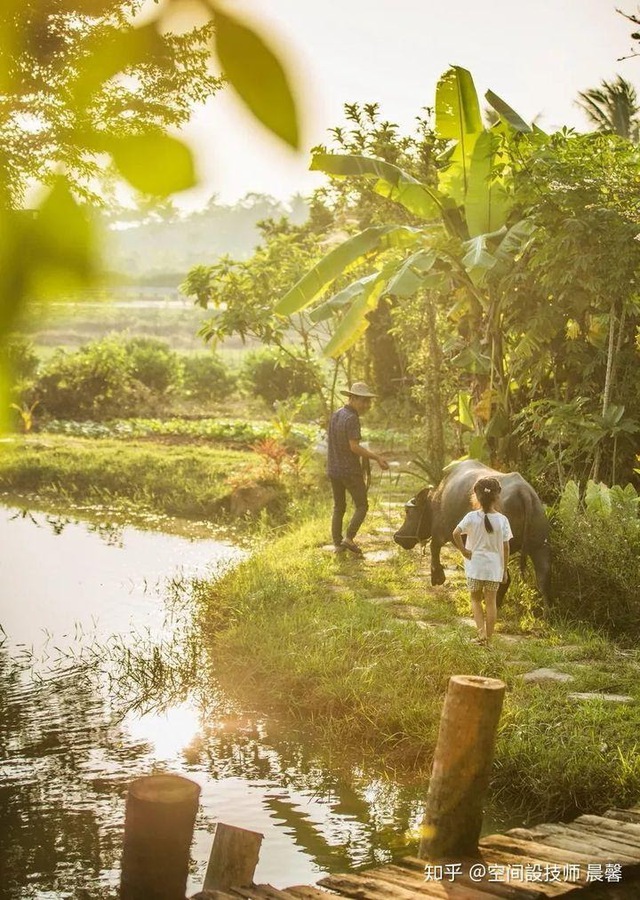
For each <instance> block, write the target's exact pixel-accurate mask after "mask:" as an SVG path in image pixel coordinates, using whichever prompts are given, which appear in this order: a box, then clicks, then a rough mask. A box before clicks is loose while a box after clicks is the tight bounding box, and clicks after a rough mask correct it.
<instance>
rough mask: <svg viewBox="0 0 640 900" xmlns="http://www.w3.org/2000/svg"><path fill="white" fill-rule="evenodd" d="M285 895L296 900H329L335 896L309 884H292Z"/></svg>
mask: <svg viewBox="0 0 640 900" xmlns="http://www.w3.org/2000/svg"><path fill="white" fill-rule="evenodd" d="M287 894H291V896H292V897H297V900H331V897H332V896H334V897H335V894H330V893H329V892H328V891H323V890H321V889H320V888H316V887H313V886H312V885H310V884H294V885H293V886H292V887H288V888H287Z"/></svg>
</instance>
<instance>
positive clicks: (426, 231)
mask: <svg viewBox="0 0 640 900" xmlns="http://www.w3.org/2000/svg"><path fill="white" fill-rule="evenodd" d="M486 99H487V100H488V102H489V103H490V105H491V106H492V107H493V108H494V109H495V110H496V112H497V113H498V116H499V120H498V123H497V124H496V125H495V126H493V127H492V128H489V129H488V128H485V127H484V125H483V123H482V118H481V114H480V105H479V102H478V96H477V93H476V89H475V86H474V83H473V79H472V77H471V74H470V73H469V72H468V71H467V70H466V69H463V68H461V67H459V66H454V67H453V68H451V69H449V70H448V71H447V72H445V74H444V75H443V76H442V77H441V78H440V80H439V81H438V84H437V88H436V102H435V111H436V116H435V131H436V135H437V137H439V138H440V139H441V140H443V141H444V142H446V143H447V149H446V151H445V153H444V155H443V157H442V159H441V160H440V163H441V167H440V169H439V172H438V181H437V185H436V186H432V185H427V184H424V183H421V182H420V181H418V180H417V179H415V178H414V177H412V176H411V175H410V174H408V173H407V172H404V171H403V170H402V169H400V168H399V167H397V166H395V165H392V164H390V163H387V162H385V161H383V160H380V159H374V158H371V157H365V156H358V155H352V154H329V153H324V152H323V153H316V154H315V155H314V156H313V158H312V162H311V169H315V170H320V171H323V172H326V173H327V174H329V175H332V176H336V177H361V178H364V179H368V180H369V181H370V182H371V185H372V188H373V190H374V191H375V192H376V193H378V194H380V195H381V196H383V197H386V198H388V199H390V200H393V201H395V202H397V203H399V204H401V205H402V206H403V207H404V208H405V209H407V210H408V211H409V212H410V213H412V214H413V215H414V217H415V218H416V220H418V222H419V224H418V225H415V226H407V225H388V226H377V227H372V228H367V229H365V231H363V232H361V233H359V234H356V235H354V236H353V237H350V238H349V239H348V240H346V241H345V242H344V243H343V244H341V245H340V246H338V247H336V248H335V249H334V250H332V251H331V252H330V253H329V254H328V255H327V256H325V257H324V258H323V259H322V260H321V261H320V262H319V263H318V264H317V265H316V266H314V267H313V268H312V269H311V270H310V271H309V272H307V273H306V275H305V276H304V277H303V278H302V279H300V281H298V283H297V284H295V285H294V286H293V287H292V288H291V290H289V291H288V292H287V293H286V294H285V295H284V297H282V298H281V299H280V300H279V302H278V303H277V304H276V307H275V312H276V314H278V315H282V316H288V315H291V314H293V313H295V312H299V311H300V310H302V309H306V308H307V307H310V306H311V305H312V304H314V303H316V302H317V301H318V300H319V299H320V298H321V297H322V296H323V295H324V294H325V293H326V292H327V291H328V290H329V288H330V287H331V285H332V284H333V283H334V282H335V281H336V279H338V278H339V277H341V276H343V275H344V274H345V273H346V272H349V271H350V270H352V269H354V268H355V267H362V265H363V264H365V263H370V264H371V265H372V270H371V271H370V272H369V273H368V274H367V275H365V276H364V277H360V278H359V279H357V280H356V281H354V282H352V283H351V284H350V285H348V287H346V288H344V289H342V290H340V291H339V292H338V293H336V294H333V295H332V296H330V297H329V299H327V300H325V301H324V302H323V303H322V304H319V305H317V306H316V307H315V309H314V310H313V311H312V312H311V318H312V319H315V320H316V321H318V320H321V319H327V318H330V317H335V318H336V323H337V324H336V327H335V329H334V331H333V334H332V337H331V339H330V341H329V343H328V344H327V345H326V347H325V354H326V355H327V356H336V355H339V354H341V353H343V352H344V351H345V350H347V349H348V348H349V347H350V346H352V345H353V344H354V343H355V342H356V341H357V340H358V339H359V338H360V337H361V336H362V334H363V333H364V332H365V330H366V328H367V327H368V324H369V323H368V319H367V315H368V313H370V312H371V311H372V310H373V309H375V307H376V305H377V303H378V302H379V300H380V298H382V297H386V296H389V297H393V298H396V299H397V300H399V301H401V300H402V299H403V298H407V297H410V296H412V295H414V294H416V293H417V292H426V294H428V295H429V296H430V297H433V296H435V297H438V298H440V299H442V298H448V297H449V296H451V294H452V293H454V294H455V296H456V305H455V308H454V309H453V310H452V312H453V314H454V315H457V316H460V315H461V314H463V313H464V315H466V316H467V317H468V319H470V320H471V322H472V327H471V329H470V331H471V335H472V336H471V338H470V340H469V346H468V347H467V350H468V351H469V353H470V354H471V356H472V357H475V358H477V357H479V356H485V357H486V356H487V353H486V351H485V348H486V347H487V346H488V347H489V353H488V364H487V369H486V373H483V376H484V377H483V378H480V379H479V380H478V383H477V384H476V390H475V392H476V394H477V395H478V398H479V396H480V395H481V394H482V393H483V392H484V393H486V391H487V390H489V392H490V396H496V397H498V398H500V397H501V400H500V399H499V400H498V404H497V405H498V407H499V409H498V412H499V413H500V416H501V418H502V419H504V417H505V415H508V400H507V396H508V385H505V373H504V371H503V352H502V345H501V341H500V328H499V324H500V319H501V315H502V310H501V307H500V302H499V298H497V296H495V295H494V293H493V292H492V290H491V282H492V278H490V277H488V276H489V273H492V275H497V274H499V273H500V272H501V271H504V270H505V269H506V268H507V267H508V266H509V264H510V263H511V261H512V260H513V258H514V257H515V255H516V254H517V253H518V252H519V250H520V249H521V247H522V244H523V242H524V241H525V240H526V239H527V237H528V235H529V233H530V231H531V226H530V223H529V222H527V221H526V220H520V221H517V222H515V223H510V222H509V216H510V213H511V209H512V199H511V196H510V193H509V170H508V167H507V166H506V159H505V158H504V157H503V149H502V148H503V142H504V139H505V137H506V136H507V135H509V134H512V133H513V132H514V131H515V132H519V133H521V134H526V133H530V132H531V131H532V129H531V128H530V127H529V126H528V125H527V124H526V123H525V122H524V121H523V120H522V119H521V118H520V117H519V116H518V115H517V113H515V112H514V111H513V110H512V109H511V108H510V107H509V106H508V105H507V104H506V103H505V102H504V101H503V100H501V99H500V98H499V97H497V96H496V95H495V94H493V93H492V92H488V94H487V95H486ZM509 226H510V227H509ZM460 289H462V290H460ZM463 359H464V357H463ZM471 372H472V373H473V372H474V370H473V369H471ZM476 374H477V370H476ZM492 423H493V427H494V429H496V427H497V426H496V421H495V416H493V417H490V418H489V421H488V427H490V426H491V425H492ZM475 426H476V430H477V431H482V430H485V428H484V424H483V422H482V420H480V419H478V417H476V419H475Z"/></svg>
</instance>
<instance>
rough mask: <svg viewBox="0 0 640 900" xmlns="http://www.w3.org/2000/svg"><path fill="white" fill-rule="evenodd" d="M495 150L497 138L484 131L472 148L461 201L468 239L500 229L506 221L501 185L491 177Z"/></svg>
mask: <svg viewBox="0 0 640 900" xmlns="http://www.w3.org/2000/svg"><path fill="white" fill-rule="evenodd" d="M499 146H500V139H499V137H498V136H497V135H496V134H492V133H491V132H490V131H484V132H483V133H482V134H480V135H479V136H478V139H477V141H476V142H475V145H474V147H473V152H472V154H471V159H470V162H469V178H468V185H467V193H466V197H465V201H464V209H465V217H466V220H467V227H468V229H469V236H470V237H475V236H477V235H480V234H486V233H488V232H493V231H496V230H497V229H499V228H501V227H502V226H503V225H504V224H505V222H506V221H507V215H508V213H509V210H510V209H511V206H512V201H511V198H510V197H509V195H508V194H507V192H506V190H505V187H504V183H503V182H502V180H501V179H498V178H496V177H495V176H494V174H493V170H494V168H495V164H496V154H497V151H498V148H499Z"/></svg>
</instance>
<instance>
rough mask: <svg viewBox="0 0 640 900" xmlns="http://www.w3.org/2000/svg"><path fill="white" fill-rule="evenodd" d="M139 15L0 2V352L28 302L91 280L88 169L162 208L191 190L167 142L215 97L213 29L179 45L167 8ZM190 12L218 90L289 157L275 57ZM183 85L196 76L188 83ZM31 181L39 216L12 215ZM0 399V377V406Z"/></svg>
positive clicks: (292, 126) (226, 18) (238, 29)
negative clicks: (140, 19) (105, 167)
mask: <svg viewBox="0 0 640 900" xmlns="http://www.w3.org/2000/svg"><path fill="white" fill-rule="evenodd" d="M140 5H141V0H52V2H49V0H32V2H29V3H27V4H25V3H24V2H23V0H5V3H4V6H3V15H2V17H1V18H0V62H1V63H2V65H0V110H1V113H0V132H1V136H2V137H3V141H2V142H0V342H2V340H3V339H4V336H5V335H6V334H7V332H8V331H9V330H10V328H11V325H12V322H13V320H14V318H15V316H16V314H17V311H18V310H19V309H20V308H21V306H22V305H23V304H24V303H25V302H26V301H27V299H28V298H30V297H33V296H41V295H42V294H43V293H45V292H46V291H47V290H51V289H52V288H58V289H59V288H60V287H61V285H62V284H63V283H64V284H66V285H67V286H68V285H69V284H73V285H76V286H79V285H84V284H87V283H88V282H89V281H90V280H91V279H92V277H93V276H94V275H95V272H96V269H97V262H96V250H95V243H96V241H95V236H94V234H93V231H92V228H91V224H90V221H89V216H88V214H87V210H86V209H84V208H83V207H82V205H81V204H80V203H79V195H80V196H81V195H82V194H83V193H84V195H85V197H86V196H93V194H92V190H93V185H92V183H91V182H92V178H93V177H94V176H95V175H96V174H97V169H96V167H95V163H96V156H97V155H98V156H99V155H100V154H107V158H108V157H109V156H110V157H111V159H112V161H113V163H114V165H115V168H116V169H117V170H118V172H119V174H120V175H121V176H122V177H124V178H125V179H126V180H127V181H128V182H129V183H130V184H131V185H132V186H133V187H134V188H135V189H137V190H140V191H142V192H143V193H149V194H155V195H158V196H167V195H169V194H171V193H173V192H175V191H178V190H183V189H185V188H188V187H191V186H192V185H193V184H194V183H195V174H194V166H193V160H192V155H191V153H190V151H189V149H188V148H187V147H186V146H185V145H184V144H183V143H182V142H181V141H179V140H178V139H176V138H175V137H173V136H170V135H169V134H167V132H166V130H165V129H166V127H167V126H168V125H179V124H181V123H182V122H184V121H185V120H186V117H187V112H188V107H189V105H190V103H192V102H193V101H194V100H195V99H198V98H200V99H204V97H206V96H207V95H208V93H209V92H210V90H212V89H213V88H214V87H216V86H217V85H218V81H217V80H216V79H212V78H211V76H209V75H208V74H207V71H206V68H205V67H204V63H205V53H204V50H205V44H204V43H203V41H204V38H205V37H206V36H208V35H210V34H211V28H210V26H204V29H200V30H199V29H196V30H195V31H194V32H192V33H191V35H190V36H189V35H185V36H180V35H176V34H165V33H164V29H163V18H164V16H165V15H170V14H171V12H172V11H173V9H174V8H175V4H173V3H167V4H166V5H164V6H162V7H158V10H157V11H156V13H155V15H154V16H152V18H151V19H150V20H148V21H146V22H145V23H144V24H138V25H136V24H135V22H133V23H132V22H131V20H130V17H131V16H132V15H134V14H135V12H136V11H137V10H138V9H139V7H140ZM200 6H201V8H202V9H203V10H204V13H205V15H206V16H207V17H208V18H209V19H210V20H212V21H213V23H214V25H215V29H214V32H213V47H214V49H215V53H216V57H217V60H218V62H219V64H220V68H221V70H222V74H223V75H224V76H225V78H226V80H227V81H228V82H229V83H230V84H231V85H232V86H233V87H234V88H235V89H236V90H237V91H238V93H239V94H240V96H241V98H242V99H243V100H244V102H245V104H246V106H247V107H248V109H249V110H250V111H251V112H252V113H253V114H254V115H255V116H257V118H258V119H260V121H261V122H263V123H264V124H265V125H266V126H267V128H269V129H270V130H271V131H273V132H274V133H275V134H276V135H278V136H279V137H281V138H282V139H283V140H285V141H286V142H287V143H289V144H290V145H291V146H293V147H297V146H298V143H299V131H298V115H297V108H296V103H295V100H294V97H293V94H292V91H291V87H290V84H289V79H288V77H287V74H286V72H285V71H284V69H283V67H282V64H281V63H280V60H279V59H278V57H277V55H276V54H274V53H273V51H272V50H271V49H270V48H269V46H268V44H267V43H266V42H265V41H264V40H263V39H262V38H261V37H260V36H259V35H258V34H257V33H256V32H255V31H254V30H253V29H252V28H251V27H249V26H248V25H246V24H245V23H244V22H243V21H242V20H241V19H240V18H237V17H235V16H232V15H231V14H229V13H228V12H227V11H226V10H224V9H222V8H221V7H220V6H219V5H218V3H217V0H201V3H200ZM193 72H196V73H198V76H197V77H196V78H195V79H194V80H193V81H191V78H190V74H192V73H193ZM185 92H186V93H185ZM111 121H115V122H116V123H117V126H118V128H117V129H116V130H115V131H114V129H112V128H111V124H110V123H111ZM138 123H141V125H142V127H141V128H139V127H138ZM23 138H24V140H25V142H26V143H25V144H24V145H22V144H21V140H22V139H23ZM25 146H26V150H25ZM51 154H52V155H53V158H54V164H53V165H52V164H51ZM35 176H37V178H38V179H40V180H41V181H43V182H44V183H45V184H46V185H47V186H48V188H49V190H48V193H46V194H45V196H44V198H43V199H42V200H41V202H40V204H39V206H38V208H37V210H34V211H29V212H28V213H27V212H26V211H24V210H22V209H21V207H20V204H21V202H22V199H23V196H24V190H25V186H26V183H27V181H28V180H29V178H30V177H35ZM6 386H7V378H6V374H5V373H0V394H1V393H2V391H3V390H5V391H6ZM3 407H4V404H3V403H0V414H1V412H2V408H3Z"/></svg>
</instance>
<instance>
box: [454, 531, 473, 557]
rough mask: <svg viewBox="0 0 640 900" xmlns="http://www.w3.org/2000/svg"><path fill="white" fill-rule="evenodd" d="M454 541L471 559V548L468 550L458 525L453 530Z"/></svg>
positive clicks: (463, 553)
mask: <svg viewBox="0 0 640 900" xmlns="http://www.w3.org/2000/svg"><path fill="white" fill-rule="evenodd" d="M453 543H454V544H455V545H456V547H457V548H458V550H459V551H460V553H462V555H463V556H464V558H465V559H471V550H467V548H466V547H465V546H464V544H463V543H462V532H461V531H460V529H459V528H458V527H456V528H454V530H453Z"/></svg>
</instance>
